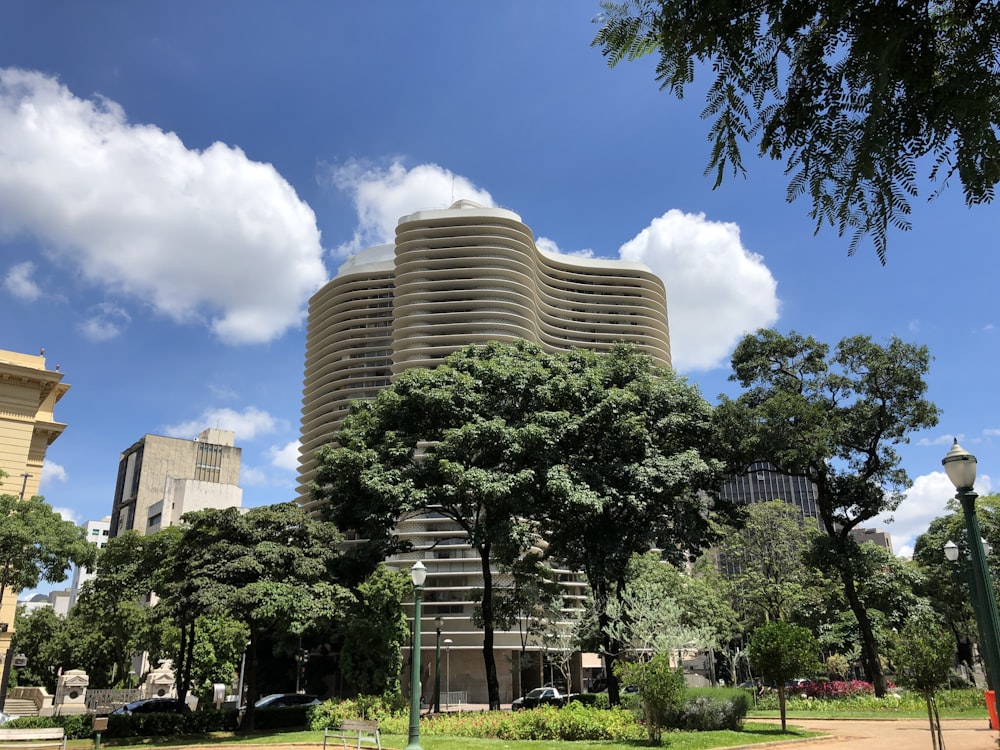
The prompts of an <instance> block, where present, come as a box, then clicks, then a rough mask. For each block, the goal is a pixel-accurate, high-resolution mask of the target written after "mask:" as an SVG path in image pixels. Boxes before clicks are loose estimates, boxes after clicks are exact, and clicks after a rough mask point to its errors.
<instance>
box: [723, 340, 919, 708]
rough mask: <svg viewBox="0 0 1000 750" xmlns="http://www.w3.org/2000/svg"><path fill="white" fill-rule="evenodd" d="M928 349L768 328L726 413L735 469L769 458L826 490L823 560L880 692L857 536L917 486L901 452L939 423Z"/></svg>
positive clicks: (746, 353) (742, 361) (739, 360)
mask: <svg viewBox="0 0 1000 750" xmlns="http://www.w3.org/2000/svg"><path fill="white" fill-rule="evenodd" d="M929 360H930V356H929V354H928V352H927V349H926V347H922V346H916V345H913V344H907V343H904V342H903V341H900V340H899V339H897V338H893V339H891V340H890V341H889V343H888V344H887V345H885V346H881V345H879V344H876V343H874V342H873V341H872V340H871V339H870V338H868V337H866V336H854V337H850V338H845V339H843V340H841V341H840V343H839V344H838V345H837V347H836V349H835V351H834V352H833V353H832V354H831V353H830V352H829V348H828V347H827V346H826V345H825V344H821V343H819V342H817V341H816V340H815V339H813V338H811V337H803V336H801V335H799V334H797V333H794V332H792V333H790V334H789V335H787V336H783V335H781V334H780V333H778V332H777V331H774V330H760V331H758V332H757V333H756V334H752V335H749V336H747V337H745V338H744V339H743V340H742V341H741V342H740V343H739V344H738V345H737V347H736V350H735V351H734V352H733V357H732V364H733V371H734V373H733V375H731V376H730V377H731V379H733V380H736V381H737V382H739V383H740V385H741V386H742V387H743V388H744V389H745V391H744V393H743V394H742V395H741V396H739V398H737V399H729V398H725V397H724V398H723V399H722V401H721V403H720V404H719V406H718V408H717V409H716V418H717V421H718V424H719V429H720V432H721V434H724V435H726V436H727V438H728V439H729V450H730V451H731V460H732V466H733V467H734V469H735V470H737V471H738V470H739V467H745V466H747V465H749V463H750V462H752V461H754V460H758V459H761V458H765V459H766V460H768V461H770V462H771V463H773V464H774V465H775V466H777V467H778V468H779V469H780V470H781V471H782V472H784V473H786V474H789V475H791V476H801V477H805V478H807V479H808V480H809V481H811V482H812V483H813V484H814V485H815V487H816V505H817V509H818V511H819V516H820V522H821V525H822V530H823V532H824V533H823V535H821V536H819V537H817V538H816V540H815V542H814V545H813V552H812V555H813V561H814V564H818V565H819V566H820V567H822V568H823V569H825V570H829V571H831V572H835V573H836V575H837V576H838V577H839V578H840V581H841V583H842V584H843V587H844V596H845V597H846V599H847V602H848V604H849V605H850V608H851V611H852V612H853V613H854V616H855V618H856V619H857V622H858V627H859V630H860V636H861V644H862V656H863V662H864V665H865V673H866V675H867V677H868V679H869V681H871V683H872V684H873V685H874V687H875V692H876V695H879V696H882V695H884V694H885V690H886V686H885V677H884V675H883V673H882V666H881V664H880V661H879V654H878V646H877V643H876V640H875V635H874V632H873V628H872V623H871V620H870V619H869V616H868V612H867V609H866V606H865V603H864V601H863V599H862V597H861V595H860V594H859V592H858V580H859V578H860V577H861V575H862V574H863V567H864V566H863V560H862V558H861V556H860V551H859V547H858V545H857V544H856V543H855V542H854V541H853V540H852V539H851V531H852V530H853V529H855V528H857V527H859V526H861V525H862V524H864V523H865V522H866V521H870V520H871V519H873V518H875V517H876V516H878V515H880V514H883V513H890V512H892V511H893V510H895V509H896V508H897V507H898V506H899V504H900V502H902V500H903V498H904V497H905V495H904V494H903V491H904V490H905V489H906V488H907V487H908V486H909V479H908V477H907V475H906V472H905V471H904V470H903V469H902V468H901V467H900V458H899V454H898V453H897V452H896V446H897V445H899V444H901V443H905V442H907V441H908V440H909V436H910V434H911V433H913V432H915V431H918V430H922V429H925V428H928V427H932V426H933V425H935V424H937V416H938V409H937V407H936V406H934V404H932V403H931V402H930V401H927V400H926V399H925V398H924V394H925V392H926V390H927V385H926V383H925V382H924V375H925V374H926V373H927V369H928V364H929Z"/></svg>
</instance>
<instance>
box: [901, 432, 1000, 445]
mask: <svg viewBox="0 0 1000 750" xmlns="http://www.w3.org/2000/svg"><path fill="white" fill-rule="evenodd" d="M984 432H986V434H989V432H988V431H984ZM956 440H958V441H959V442H962V443H964V442H965V435H938V436H937V437H933V438H920V440H918V441H917V445H922V446H934V445H948V446H950V445H951V444H952V443H954V442H955V441H956Z"/></svg>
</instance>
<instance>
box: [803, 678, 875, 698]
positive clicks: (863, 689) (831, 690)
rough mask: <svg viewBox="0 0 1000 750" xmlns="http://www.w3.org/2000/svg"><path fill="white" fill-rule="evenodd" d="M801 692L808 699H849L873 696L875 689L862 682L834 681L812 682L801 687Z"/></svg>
mask: <svg viewBox="0 0 1000 750" xmlns="http://www.w3.org/2000/svg"><path fill="white" fill-rule="evenodd" d="M802 692H803V693H804V694H805V695H806V696H807V697H809V698H851V697H853V696H855V695H874V694H875V688H873V687H872V684H871V683H870V682H865V681H864V680H848V681H840V680H835V681H831V682H813V683H811V684H809V685H805V686H803V688H802Z"/></svg>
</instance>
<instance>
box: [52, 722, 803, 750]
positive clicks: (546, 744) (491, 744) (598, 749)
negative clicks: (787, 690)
mask: <svg viewBox="0 0 1000 750" xmlns="http://www.w3.org/2000/svg"><path fill="white" fill-rule="evenodd" d="M818 734H819V733H817V732H806V731H803V730H800V729H797V728H795V727H789V731H788V732H787V733H784V734H783V733H782V732H781V729H780V728H778V727H775V726H773V725H767V724H757V723H752V722H751V723H748V724H746V725H745V727H744V729H743V731H740V732H733V731H720V732H670V733H665V734H664V747H669V748H671V750H711V748H724V747H734V746H737V745H750V744H757V743H763V742H774V741H776V740H791V739H801V738H804V737H816V736H818ZM128 743H129V744H126V741H124V740H110V741H107V742H102V743H101V747H106V748H114V749H115V750H151V749H152V748H170V747H194V746H198V747H201V746H207V747H211V746H212V745H247V746H254V745H292V744H297V743H304V744H313V745H321V744H322V743H323V733H322V732H316V731H305V732H278V733H259V734H257V733H255V734H253V735H251V736H249V737H244V736H242V735H234V734H231V733H229V732H217V733H213V734H211V735H206V736H202V737H197V738H194V737H184V738H178V739H175V740H167V739H162V738H161V739H158V740H147V741H144V742H136V741H128ZM406 743H407V737H406V735H397V734H389V735H382V746H383V748H386V750H389V749H390V748H402V747H405V746H406ZM420 744H421V746H422V747H423V748H424V750H610V749H611V748H638V747H647V745H646V743H645V740H642V741H639V740H635V741H632V742H585V741H580V742H562V741H555V740H551V741H545V740H481V739H475V738H471V737H449V736H439V735H421V737H420ZM336 746H337V745H335V747H336ZM68 747H69V748H70V749H71V750H85V749H86V750H91V748H93V747H94V742H93V740H73V741H71V742H69V743H68Z"/></svg>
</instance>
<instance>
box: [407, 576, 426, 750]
mask: <svg viewBox="0 0 1000 750" xmlns="http://www.w3.org/2000/svg"><path fill="white" fill-rule="evenodd" d="M426 580H427V568H425V567H424V564H423V562H421V561H420V560H417V561H416V562H415V563H413V567H411V568H410V581H412V583H413V645H412V647H411V648H410V734H409V742H408V743H407V744H406V748H405V750H423V748H422V747H420V604H421V597H422V595H423V592H424V581H426Z"/></svg>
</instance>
